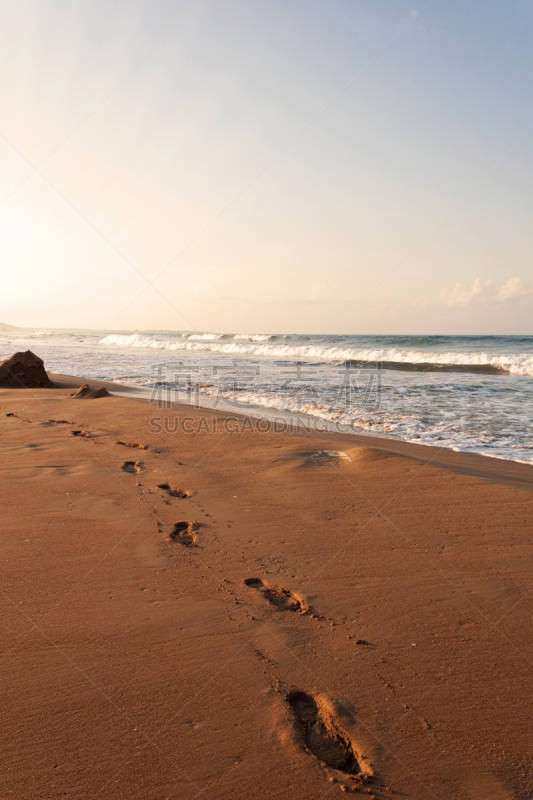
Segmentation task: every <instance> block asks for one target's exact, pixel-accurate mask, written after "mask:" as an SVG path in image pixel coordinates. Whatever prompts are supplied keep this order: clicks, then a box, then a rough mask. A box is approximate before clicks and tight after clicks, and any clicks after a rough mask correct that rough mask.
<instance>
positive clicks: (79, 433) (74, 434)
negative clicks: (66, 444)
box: [71, 431, 91, 439]
mask: <svg viewBox="0 0 533 800" xmlns="http://www.w3.org/2000/svg"><path fill="white" fill-rule="evenodd" d="M71 434H72V435H73V436H85V438H86V439H90V438H91V434H90V433H87V431H71Z"/></svg>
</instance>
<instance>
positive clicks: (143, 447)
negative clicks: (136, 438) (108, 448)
mask: <svg viewBox="0 0 533 800" xmlns="http://www.w3.org/2000/svg"><path fill="white" fill-rule="evenodd" d="M117 444H122V445H124V447H135V448H137V450H148V449H149V448H148V445H147V444H136V442H117Z"/></svg>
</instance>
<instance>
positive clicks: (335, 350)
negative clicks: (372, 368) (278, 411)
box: [100, 333, 533, 375]
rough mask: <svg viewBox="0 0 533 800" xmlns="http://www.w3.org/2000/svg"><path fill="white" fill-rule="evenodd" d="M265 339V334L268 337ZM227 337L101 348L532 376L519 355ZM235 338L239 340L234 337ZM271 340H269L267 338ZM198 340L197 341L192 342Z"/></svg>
mask: <svg viewBox="0 0 533 800" xmlns="http://www.w3.org/2000/svg"><path fill="white" fill-rule="evenodd" d="M265 335H266V334H265ZM223 336H225V334H223V333H222V334H215V333H202V334H191V335H190V336H189V338H188V339H187V340H185V341H184V340H183V339H181V340H168V339H167V340H165V339H158V338H155V337H150V336H142V335H140V334H137V333H134V334H128V335H124V334H110V335H109V336H106V337H105V338H104V339H102V340H101V342H100V344H104V345H115V346H118V347H145V348H152V349H156V350H189V351H200V350H205V351H207V352H211V353H227V354H228V355H243V356H249V355H255V356H270V357H271V358H276V357H277V358H311V359H314V360H321V361H364V362H377V361H390V362H393V363H397V364H436V365H439V364H453V365H457V366H481V365H487V364H488V365H490V366H492V367H500V368H503V369H505V370H508V371H509V372H510V373H512V374H514V375H533V355H531V354H530V353H516V354H509V355H501V354H496V353H488V352H483V353H464V352H462V353H461V352H459V353H454V352H448V353H438V354H436V353H431V352H427V351H422V350H399V349H398V348H394V347H391V348H374V349H368V348H367V349H357V350H356V349H353V348H342V347H332V346H328V345H294V344H267V343H265V342H264V341H263V340H258V339H257V338H256V339H253V340H247V341H244V342H237V341H229V342H220V341H216V340H220V339H222V337H223ZM235 338H236V337H235ZM268 338H270V337H268ZM192 339H195V340H196V341H194V342H193V341H191V340H192Z"/></svg>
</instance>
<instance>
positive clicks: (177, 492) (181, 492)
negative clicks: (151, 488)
mask: <svg viewBox="0 0 533 800" xmlns="http://www.w3.org/2000/svg"><path fill="white" fill-rule="evenodd" d="M157 488H158V489H164V490H165V492H166V493H167V494H169V495H170V496H171V497H181V498H186V497H190V496H191V493H190V492H188V491H187V490H186V489H178V487H177V486H172V484H170V483H158V484H157Z"/></svg>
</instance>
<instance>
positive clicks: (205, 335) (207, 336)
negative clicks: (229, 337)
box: [187, 333, 225, 342]
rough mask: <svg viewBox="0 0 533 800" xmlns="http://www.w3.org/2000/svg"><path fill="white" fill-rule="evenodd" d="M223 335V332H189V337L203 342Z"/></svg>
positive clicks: (220, 337)
mask: <svg viewBox="0 0 533 800" xmlns="http://www.w3.org/2000/svg"><path fill="white" fill-rule="evenodd" d="M224 336H225V334H224V333H189V335H188V337H187V338H189V339H198V340H199V341H204V342H211V341H214V340H215V339H222V338H223V337H224Z"/></svg>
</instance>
